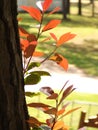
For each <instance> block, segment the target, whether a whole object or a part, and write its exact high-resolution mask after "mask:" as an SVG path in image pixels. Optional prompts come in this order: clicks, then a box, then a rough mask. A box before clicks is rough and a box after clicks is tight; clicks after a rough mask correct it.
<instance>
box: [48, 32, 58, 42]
mask: <svg viewBox="0 0 98 130" xmlns="http://www.w3.org/2000/svg"><path fill="white" fill-rule="evenodd" d="M50 35H51V37H52V38H53V39H54V40H55V41H57V37H56V35H55V34H54V33H50Z"/></svg>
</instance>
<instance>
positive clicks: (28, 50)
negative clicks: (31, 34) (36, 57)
mask: <svg viewBox="0 0 98 130" xmlns="http://www.w3.org/2000/svg"><path fill="white" fill-rule="evenodd" d="M36 45H37V42H36V41H33V42H30V44H29V45H28V47H27V48H26V49H25V51H24V56H25V57H26V58H29V57H30V56H33V53H34V51H35V48H36Z"/></svg>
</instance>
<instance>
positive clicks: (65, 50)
mask: <svg viewBox="0 0 98 130" xmlns="http://www.w3.org/2000/svg"><path fill="white" fill-rule="evenodd" d="M19 17H22V18H23V20H22V21H21V22H20V25H21V26H23V27H24V28H25V29H26V30H28V31H29V32H30V33H37V29H36V28H34V27H35V26H36V24H38V23H36V21H34V20H33V19H32V18H31V17H30V16H29V15H28V14H26V13H20V14H19ZM54 18H56V19H62V14H54V15H51V16H50V17H49V18H48V17H46V19H45V21H44V23H47V22H48V21H49V20H51V19H54ZM68 18H69V20H66V21H65V20H62V23H61V24H60V25H59V26H58V27H57V28H55V29H53V30H51V31H48V32H46V33H43V34H42V37H41V40H42V38H45V37H46V36H49V32H54V33H55V34H56V35H57V36H58V37H59V36H61V35H62V34H63V33H66V32H72V33H75V34H77V36H76V37H75V38H74V39H72V40H71V41H70V42H67V43H66V44H64V45H63V46H62V47H61V48H60V49H58V52H59V53H61V54H62V55H63V56H64V57H66V58H67V59H68V61H69V63H70V64H74V65H75V66H77V67H78V68H80V69H82V70H83V71H84V73H85V74H87V75H88V76H95V77H97V76H98V19H97V18H95V17H85V16H77V15H69V16H68ZM58 30H59V31H58ZM52 43H53V41H52ZM52 43H51V42H49V43H43V44H42V43H41V44H40V43H39V45H38V47H37V49H38V50H41V51H45V53H46V54H47V53H49V52H50V51H51V50H52V49H53V46H52ZM47 48H48V49H47Z"/></svg>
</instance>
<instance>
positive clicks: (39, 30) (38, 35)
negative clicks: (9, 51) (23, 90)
mask: <svg viewBox="0 0 98 130" xmlns="http://www.w3.org/2000/svg"><path fill="white" fill-rule="evenodd" d="M43 16H44V12H42V18H41V22H40V27H39V29H38V34H37V41H38V39H39V37H40V35H41V33H42V32H41V26H42V23H43ZM32 55H33V54H32ZM32 55H31V56H30V58H29V61H28V63H27V66H26V68H25V71H24V74H25V72H26V71H27V68H28V66H29V64H30V61H31V59H32Z"/></svg>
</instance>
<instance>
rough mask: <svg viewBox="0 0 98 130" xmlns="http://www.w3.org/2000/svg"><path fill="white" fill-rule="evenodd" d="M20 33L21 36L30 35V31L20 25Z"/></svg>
mask: <svg viewBox="0 0 98 130" xmlns="http://www.w3.org/2000/svg"><path fill="white" fill-rule="evenodd" d="M19 35H20V36H21V37H27V36H28V35H29V33H28V32H27V31H26V30H25V29H23V28H22V27H19Z"/></svg>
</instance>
